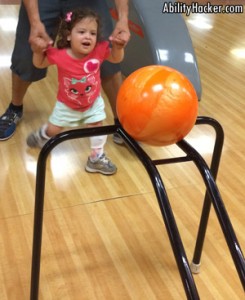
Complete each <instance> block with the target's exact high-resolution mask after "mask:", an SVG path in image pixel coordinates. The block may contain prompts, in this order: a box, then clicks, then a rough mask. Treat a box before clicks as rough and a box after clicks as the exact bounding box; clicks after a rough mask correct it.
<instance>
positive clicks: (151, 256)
mask: <svg viewBox="0 0 245 300" xmlns="http://www.w3.org/2000/svg"><path fill="white" fill-rule="evenodd" d="M17 12H18V5H0V44H1V47H0V78H1V96H0V98H1V101H0V112H1V113H2V112H4V110H5V109H6V107H7V105H8V103H9V101H10V97H11V74H10V72H9V65H10V54H11V51H12V47H13V43H14V34H15V33H14V30H12V31H8V30H7V31H5V30H6V28H8V29H10V27H11V26H10V24H11V23H8V22H10V21H16V18H17ZM197 17H202V23H205V24H209V25H210V26H212V27H211V28H210V29H206V30H204V29H198V28H197V27H195V26H194V25H193V22H191V23H189V21H191V20H194V19H195V18H197ZM186 21H187V25H188V27H189V30H190V34H191V37H192V39H193V45H194V47H195V50H196V55H197V59H198V64H199V68H200V74H201V79H202V86H203V96H202V101H201V102H200V106H199V115H200V116H202V115H205V116H209V117H213V118H215V119H217V120H218V121H219V122H220V123H221V124H222V126H223V128H224V131H225V145H224V151H223V155H222V160H221V165H220V169H219V175H218V180H217V183H218V186H219V189H220V192H221V195H222V198H223V200H224V203H225V206H226V208H227V211H228V213H229V216H230V219H231V221H232V224H233V226H234V229H235V232H236V234H237V238H238V240H239V242H240V245H241V247H242V248H243V249H245V234H244V232H245V222H244V219H245V199H244V191H245V176H244V173H245V131H244V128H245V121H244V117H245V113H244V111H245V96H244V95H245V79H244V78H245V52H244V51H245V18H244V15H243V14H241V15H239V14H234V15H218V14H216V15H211V14H209V15H201V16H200V15H191V16H190V17H189V18H188V19H186ZM198 23H199V25H200V20H199V22H198ZM7 24H8V26H7ZM236 49H237V50H236ZM239 49H240V50H243V52H241V51H240V52H239V51H238V50H239ZM235 50H236V51H235ZM236 53H238V54H239V53H240V54H241V55H240V57H238V56H236V55H235V54H236ZM55 78H56V73H55V70H54V69H51V70H50V72H49V75H48V79H46V80H43V81H42V82H38V83H35V84H33V85H32V87H31V88H30V89H29V91H28V93H27V95H26V102H25V108H24V119H23V121H22V122H21V124H20V125H19V126H18V129H17V132H16V134H15V135H14V136H13V138H11V139H10V140H8V141H4V142H1V144H0V167H1V172H0V195H1V196H0V300H17V299H18V300H26V299H29V289H30V270H31V251H32V231H33V210H34V193H35V173H36V163H37V158H38V153H39V151H38V150H30V149H28V147H27V146H26V143H25V139H26V136H27V134H28V133H29V132H30V131H31V130H33V129H35V128H37V127H38V126H39V125H40V124H42V123H43V122H44V121H46V119H47V116H48V114H49V113H50V112H51V109H52V106H53V104H54V101H55V94H56V80H55ZM107 114H108V119H107V121H106V124H112V114H111V111H110V107H109V105H108V104H107ZM187 140H188V141H189V142H190V143H191V144H192V145H194V146H195V148H196V149H197V150H198V151H199V152H200V154H201V155H202V156H203V157H204V158H205V159H206V161H207V162H208V163H209V162H210V156H211V154H212V148H213V140H214V134H213V130H212V129H210V128H209V127H208V126H196V127H195V128H194V129H193V131H192V132H191V133H190V134H189V135H188V137H187ZM144 148H145V150H146V151H147V152H148V153H149V155H151V156H152V158H165V157H174V156H176V155H178V154H180V153H179V152H180V150H178V149H177V147H176V146H175V145H173V146H169V147H165V148H153V147H146V146H145V147H144ZM106 151H107V154H108V155H109V156H110V157H111V159H112V160H113V161H114V162H116V164H117V166H118V173H117V174H116V175H115V176H111V177H106V176H102V175H98V174H92V175H91V174H87V173H86V172H85V171H84V164H85V162H86V159H87V155H88V152H89V144H88V141H87V140H86V139H85V140H75V141H70V142H65V143H63V144H61V145H59V146H58V147H57V148H56V149H54V150H53V151H52V153H51V156H50V158H49V160H48V165H47V178H46V193H45V212H44V230H43V247H42V264H41V278H40V299H42V300H51V299H53V300H54V299H55V300H56V299H57V300H61V299H62V300H63V299H64V300H69V299H70V300H81V299H82V300H84V299H88V300H92V299H99V300H102V299H105V300H108V299H116V300H122V299H123V300H124V299H127V300H128V299H133V300H136V299H140V300H143V299H144V300H153V299H164V300H165V299H166V300H171V299H174V300H179V299H186V296H185V293H184V289H183V286H182V283H181V280H180V276H179V273H178V269H177V266H176V263H175V259H174V256H173V253H172V250H171V247H170V243H169V240H168V236H167V233H166V229H165V226H164V223H163V221H162V217H161V215H160V212H159V208H158V204H157V201H156V197H155V194H154V191H153V188H152V186H151V183H150V180H149V178H148V176H147V174H146V172H145V170H144V168H143V166H141V164H140V162H139V161H138V160H137V159H136V157H135V156H134V155H133V154H132V153H131V152H130V151H129V150H128V149H127V148H126V147H120V146H116V145H115V144H114V143H113V141H112V138H111V136H109V137H108V144H107V146H106ZM159 171H160V173H161V175H162V178H163V181H164V184H165V186H166V189H167V192H168V195H169V199H170V202H171V205H172V207H173V212H174V215H175V217H176V220H177V224H178V227H179V231H180V234H181V237H182V240H183V244H184V246H185V249H186V253H187V256H188V259H189V260H190V261H191V260H192V255H193V250H194V245H195V239H196V234H197V228H198V224H199V219H200V214H201V209H202V203H203V197H204V193H205V188H204V184H203V182H202V180H201V178H200V175H199V173H198V171H197V170H196V168H195V167H194V165H193V164H192V163H190V162H189V163H182V164H174V165H165V166H160V167H159ZM194 279H195V281H196V285H197V288H198V291H199V294H200V298H201V299H204V300H205V299H215V300H221V299H222V300H229V299H232V300H241V299H244V291H243V289H242V285H241V283H240V281H239V278H238V275H237V273H236V270H235V267H234V264H233V262H232V259H231V256H230V253H229V250H228V247H227V245H226V243H225V240H224V237H223V234H222V232H221V229H220V226H219V223H218V221H217V218H216V215H215V213H214V211H213V210H212V212H211V216H210V220H209V224H208V231H207V236H206V240H205V245H204V251H203V255H202V265H201V272H200V274H198V275H195V276H194Z"/></svg>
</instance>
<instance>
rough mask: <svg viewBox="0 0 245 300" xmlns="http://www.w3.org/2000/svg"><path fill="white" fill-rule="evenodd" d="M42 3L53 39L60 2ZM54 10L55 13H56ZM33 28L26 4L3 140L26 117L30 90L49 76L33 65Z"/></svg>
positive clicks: (0, 133) (1, 124)
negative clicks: (25, 109) (25, 100)
mask: <svg viewBox="0 0 245 300" xmlns="http://www.w3.org/2000/svg"><path fill="white" fill-rule="evenodd" d="M49 2H50V1H49V0H42V1H40V7H39V9H40V16H41V19H42V21H43V22H44V24H45V26H46V29H47V32H48V34H49V35H50V36H51V37H52V38H53V37H54V36H55V33H56V31H57V24H58V22H59V15H60V12H59V11H58V10H59V5H58V3H59V1H58V0H56V3H55V0H53V2H52V4H53V10H52V6H51V5H50V4H49ZM54 8H55V9H54ZM29 34H30V24H29V20H28V16H27V13H26V10H25V8H24V5H23V3H22V4H21V6H20V11H19V20H18V25H17V30H16V38H15V45H14V49H13V53H12V64H11V70H12V99H11V102H10V105H9V107H8V109H7V110H6V112H5V113H4V114H3V115H2V116H1V117H0V140H6V139H8V138H10V137H11V136H12V135H13V134H14V132H15V130H16V125H17V124H18V122H19V121H20V120H21V118H22V115H23V100H24V96H25V94H26V92H27V89H28V87H29V86H30V84H31V83H32V82H33V81H38V80H40V79H42V78H44V77H45V76H46V70H43V69H42V70H41V69H37V68H35V67H34V66H33V64H32V51H31V48H30V45H29V41H28V39H29Z"/></svg>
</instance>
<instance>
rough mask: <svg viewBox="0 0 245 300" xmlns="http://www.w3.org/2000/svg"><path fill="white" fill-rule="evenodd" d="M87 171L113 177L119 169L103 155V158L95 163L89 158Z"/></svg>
mask: <svg viewBox="0 0 245 300" xmlns="http://www.w3.org/2000/svg"><path fill="white" fill-rule="evenodd" d="M85 170H86V171H87V172H89V173H101V174H104V175H112V174H115V173H116V171H117V167H116V166H115V165H114V164H113V163H112V162H111V161H110V159H109V158H108V157H106V156H105V154H102V156H101V157H100V158H99V159H98V160H96V161H95V162H92V161H91V160H90V158H88V161H87V165H86V167H85Z"/></svg>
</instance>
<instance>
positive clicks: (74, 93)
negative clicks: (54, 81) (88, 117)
mask: <svg viewBox="0 0 245 300" xmlns="http://www.w3.org/2000/svg"><path fill="white" fill-rule="evenodd" d="M98 69H99V61H98V60H97V59H90V60H88V61H87V62H86V63H85V64H84V71H85V73H87V74H88V75H87V74H84V76H82V77H81V78H64V84H65V91H66V94H67V96H68V98H69V99H70V100H71V101H74V102H76V103H78V104H80V105H81V106H87V105H89V104H90V103H91V102H92V101H93V100H94V98H93V95H94V94H95V92H96V91H97V86H98V81H97V80H96V76H94V73H95V72H97V71H98Z"/></svg>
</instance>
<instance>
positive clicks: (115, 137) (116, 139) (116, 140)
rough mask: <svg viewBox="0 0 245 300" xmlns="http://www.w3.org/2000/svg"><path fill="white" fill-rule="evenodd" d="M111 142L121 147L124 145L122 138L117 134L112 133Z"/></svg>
mask: <svg viewBox="0 0 245 300" xmlns="http://www.w3.org/2000/svg"><path fill="white" fill-rule="evenodd" d="M112 139H113V142H114V143H116V144H118V145H123V144H124V140H123V138H122V137H121V136H120V135H119V134H118V133H114V134H113V136H112Z"/></svg>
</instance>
